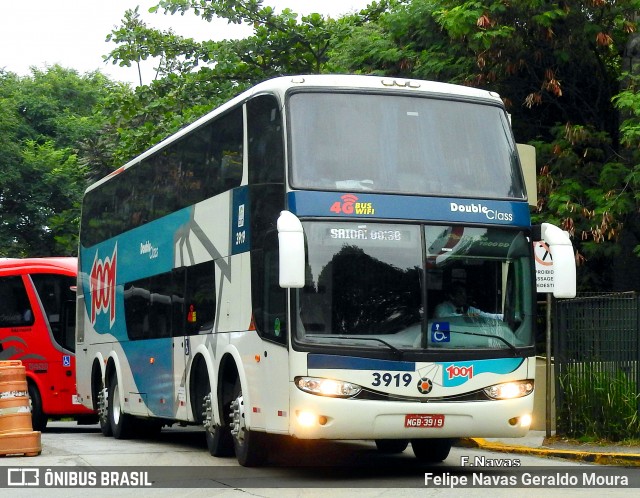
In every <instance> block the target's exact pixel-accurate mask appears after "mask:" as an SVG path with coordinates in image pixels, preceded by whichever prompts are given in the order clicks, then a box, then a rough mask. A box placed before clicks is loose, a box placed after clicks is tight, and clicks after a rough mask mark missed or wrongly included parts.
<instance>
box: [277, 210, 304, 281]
mask: <svg viewBox="0 0 640 498" xmlns="http://www.w3.org/2000/svg"><path fill="white" fill-rule="evenodd" d="M278 248H279V253H280V276H279V279H280V287H282V288H285V289H300V288H302V287H304V281H305V267H304V261H305V253H304V231H303V230H302V223H300V220H299V219H298V218H297V217H296V215H295V214H293V213H291V212H289V211H282V212H281V213H280V217H279V218H278Z"/></svg>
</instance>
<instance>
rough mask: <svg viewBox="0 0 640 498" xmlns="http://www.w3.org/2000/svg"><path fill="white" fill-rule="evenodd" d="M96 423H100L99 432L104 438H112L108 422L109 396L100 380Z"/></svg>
mask: <svg viewBox="0 0 640 498" xmlns="http://www.w3.org/2000/svg"><path fill="white" fill-rule="evenodd" d="M97 410H98V421H99V422H100V431H101V432H102V434H103V435H104V436H106V437H111V436H113V431H112V430H111V422H110V421H109V395H108V393H107V390H106V389H105V388H104V384H103V383H102V380H99V381H98V406H97Z"/></svg>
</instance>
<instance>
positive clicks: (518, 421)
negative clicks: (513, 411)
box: [509, 413, 531, 427]
mask: <svg viewBox="0 0 640 498" xmlns="http://www.w3.org/2000/svg"><path fill="white" fill-rule="evenodd" d="M509 425H512V426H514V427H515V426H518V425H519V426H520V427H529V426H530V425H531V415H529V414H528V413H527V414H525V415H522V416H520V417H513V418H510V419H509Z"/></svg>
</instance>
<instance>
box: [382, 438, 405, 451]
mask: <svg viewBox="0 0 640 498" xmlns="http://www.w3.org/2000/svg"><path fill="white" fill-rule="evenodd" d="M376 446H377V447H378V451H379V452H380V453H388V454H393V453H402V452H403V451H404V450H406V449H407V446H409V441H407V440H406V439H376Z"/></svg>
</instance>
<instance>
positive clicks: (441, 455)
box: [411, 438, 453, 463]
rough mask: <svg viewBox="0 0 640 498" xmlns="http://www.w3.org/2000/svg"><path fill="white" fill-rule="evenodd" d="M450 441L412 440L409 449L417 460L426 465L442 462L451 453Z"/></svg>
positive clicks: (451, 442)
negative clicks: (410, 448)
mask: <svg viewBox="0 0 640 498" xmlns="http://www.w3.org/2000/svg"><path fill="white" fill-rule="evenodd" d="M452 444H453V441H452V440H451V439H447V438H443V439H439V438H437V439H412V440H411V447H412V448H413V454H414V455H415V456H416V458H417V459H418V460H421V461H423V462H427V463H437V462H442V461H443V460H445V459H446V458H447V457H448V456H449V451H451V445H452Z"/></svg>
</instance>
